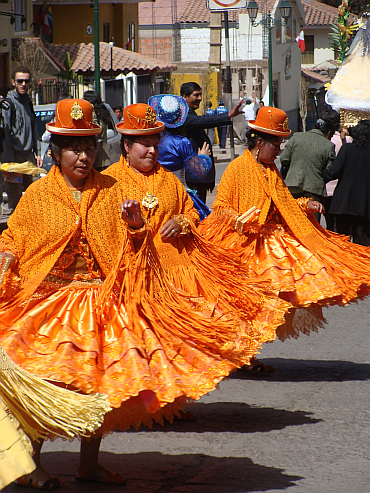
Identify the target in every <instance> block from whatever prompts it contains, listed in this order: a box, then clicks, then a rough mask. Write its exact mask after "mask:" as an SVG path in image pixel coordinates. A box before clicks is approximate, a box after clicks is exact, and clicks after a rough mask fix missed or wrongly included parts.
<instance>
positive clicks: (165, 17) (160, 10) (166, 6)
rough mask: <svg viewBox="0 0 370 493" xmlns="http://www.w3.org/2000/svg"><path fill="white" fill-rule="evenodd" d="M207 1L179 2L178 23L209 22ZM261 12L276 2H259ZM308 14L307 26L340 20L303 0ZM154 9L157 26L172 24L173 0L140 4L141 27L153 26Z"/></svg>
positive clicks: (314, 0) (234, 16)
mask: <svg viewBox="0 0 370 493" xmlns="http://www.w3.org/2000/svg"><path fill="white" fill-rule="evenodd" d="M206 3H207V2H206V0H177V20H178V22H191V23H193V22H194V23H197V22H201V23H205V22H209V19H210V11H209V10H208V9H207V5H206ZM257 3H258V5H259V10H260V11H263V12H266V11H269V10H270V11H272V9H273V7H274V5H275V3H276V0H265V1H263V0H258V1H257ZM301 4H302V6H303V9H304V11H305V14H306V25H307V26H326V25H328V24H330V23H332V22H336V21H337V19H338V11H337V9H336V8H335V7H330V5H326V4H324V3H321V2H318V1H317V0H301ZM152 8H153V9H154V22H155V24H157V25H161V24H172V15H171V12H172V11H171V0H157V1H156V2H155V3H153V4H147V3H141V4H139V25H140V26H142V25H151V24H152V20H153V19H152ZM240 13H242V14H246V13H247V9H241V10H230V12H229V19H230V20H234V19H237V18H238V16H239V14H240Z"/></svg>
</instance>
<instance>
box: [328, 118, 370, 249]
mask: <svg viewBox="0 0 370 493" xmlns="http://www.w3.org/2000/svg"><path fill="white" fill-rule="evenodd" d="M349 133H350V136H351V137H352V138H353V142H352V143H345V144H343V145H342V147H341V148H340V151H339V153H338V156H337V157H336V159H335V161H334V162H333V164H332V166H331V167H330V169H328V170H326V171H325V172H324V178H325V181H330V180H335V179H338V185H337V186H336V188H335V190H334V195H333V200H332V203H331V207H330V212H331V213H333V214H335V222H336V229H337V232H338V233H341V234H346V235H350V236H352V240H353V242H354V243H358V244H360V245H365V246H370V120H361V121H360V122H359V123H358V124H357V126H356V127H352V128H350V129H349Z"/></svg>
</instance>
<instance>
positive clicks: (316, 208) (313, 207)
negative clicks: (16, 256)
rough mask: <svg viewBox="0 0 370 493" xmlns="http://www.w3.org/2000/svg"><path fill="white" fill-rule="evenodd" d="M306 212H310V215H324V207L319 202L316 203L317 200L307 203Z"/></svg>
mask: <svg viewBox="0 0 370 493" xmlns="http://www.w3.org/2000/svg"><path fill="white" fill-rule="evenodd" d="M307 210H308V212H312V214H315V212H320V214H325V207H324V206H323V205H322V204H320V202H317V200H310V201H309V202H307Z"/></svg>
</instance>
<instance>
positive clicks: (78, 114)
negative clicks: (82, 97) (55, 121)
mask: <svg viewBox="0 0 370 493" xmlns="http://www.w3.org/2000/svg"><path fill="white" fill-rule="evenodd" d="M70 115H71V118H72V120H82V118H83V117H84V113H83V111H82V108H81V106H80V105H79V104H78V103H77V102H76V101H75V102H74V103H73V105H72V108H71V113H70Z"/></svg>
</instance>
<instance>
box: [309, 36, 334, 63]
mask: <svg viewBox="0 0 370 493" xmlns="http://www.w3.org/2000/svg"><path fill="white" fill-rule="evenodd" d="M329 33H330V29H328V28H325V29H310V30H308V32H307V34H313V35H314V36H315V41H314V43H315V44H314V59H315V65H318V64H319V63H322V62H326V61H327V60H334V52H333V50H332V49H331V48H329V38H328V34H329Z"/></svg>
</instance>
